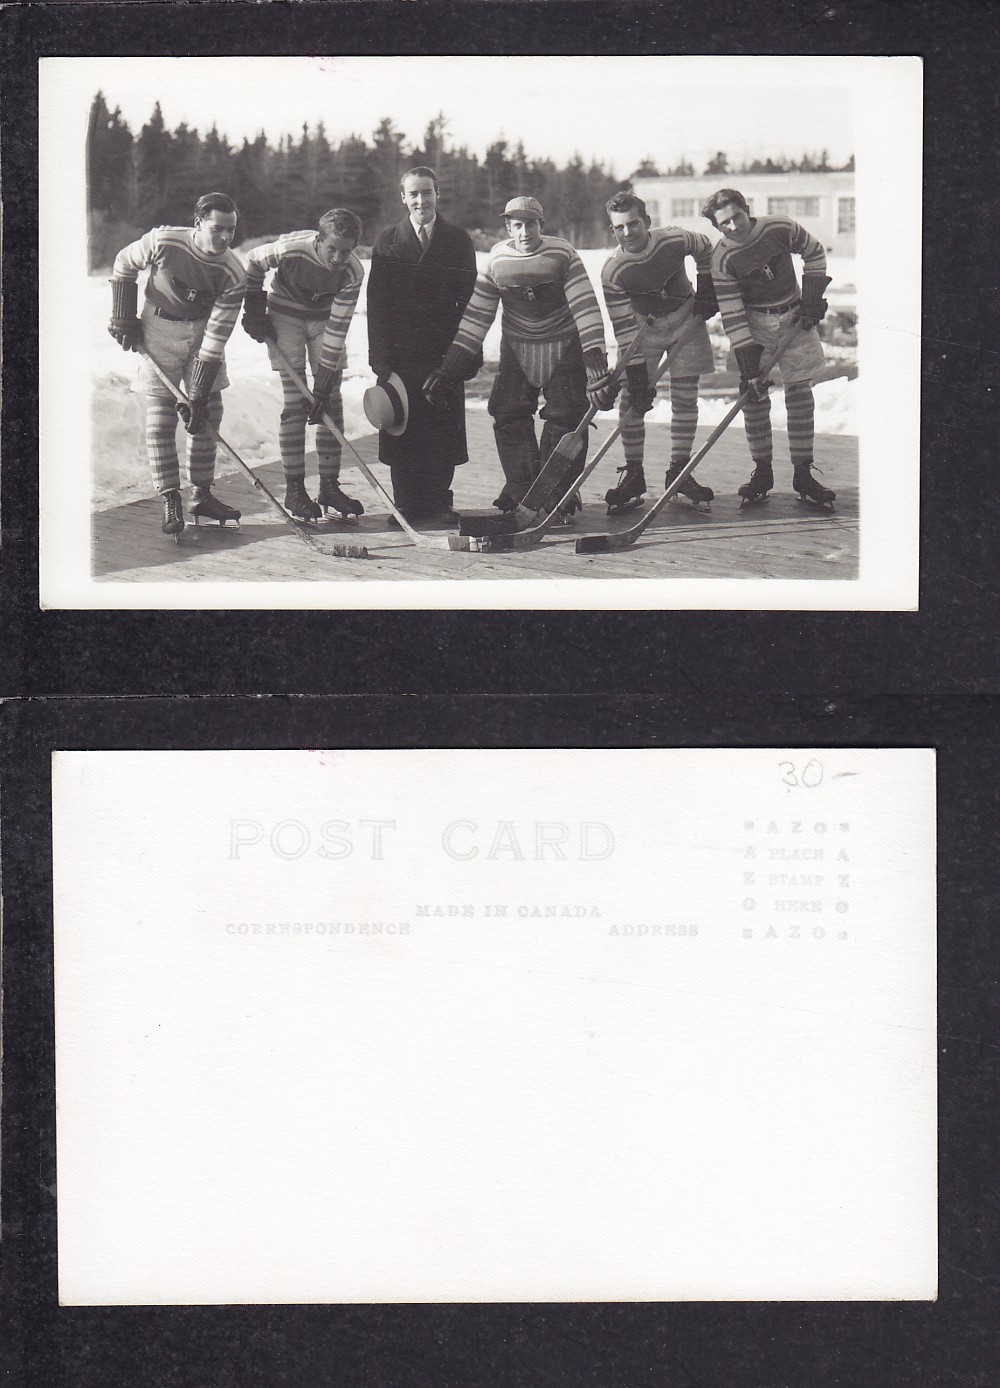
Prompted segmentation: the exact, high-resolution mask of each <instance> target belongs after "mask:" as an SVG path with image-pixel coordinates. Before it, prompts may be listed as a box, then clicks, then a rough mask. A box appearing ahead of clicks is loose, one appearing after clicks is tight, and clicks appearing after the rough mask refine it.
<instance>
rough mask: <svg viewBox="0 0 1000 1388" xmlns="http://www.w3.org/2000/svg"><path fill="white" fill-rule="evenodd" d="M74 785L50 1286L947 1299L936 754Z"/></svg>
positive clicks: (212, 1295) (497, 766)
mask: <svg viewBox="0 0 1000 1388" xmlns="http://www.w3.org/2000/svg"><path fill="white" fill-rule="evenodd" d="M53 777H54V785H53V805H54V810H53V813H54V891H55V963H56V1032H57V1035H56V1043H57V1101H58V1120H57V1122H58V1211H59V1287H60V1301H61V1302H62V1304H68V1305H77V1304H183V1303H246V1302H261V1303H267V1302H370V1301H426V1302H433V1301H463V1302H474V1301H492V1300H500V1301H546V1300H556V1301H564V1300H565V1301H573V1300H581V1301H587V1300H600V1301H605V1300H611V1301H613V1300H701V1299H718V1300H742V1299H749V1300H762V1299H767V1300H814V1299H816V1300H826V1299H833V1300H842V1299H882V1298H900V1299H929V1298H933V1297H934V1296H935V1289H936V1214H935V1202H936V1192H935V1150H936V1114H935V1030H934V1028H935V897H934V893H935V863H934V852H935V830H934V760H933V752H932V751H930V750H926V749H916V750H914V749H905V750H900V749H891V750H888V749H883V750H845V749H837V750H831V749H826V750H822V749H817V750H812V751H810V750H802V749H794V750H786V751H782V750H769V749H764V750H761V749H754V750H739V751H732V750H723V749H712V750H700V749H695V750H656V751H651V750H634V749H632V750H611V751H603V750H602V751H593V750H558V751H549V750H546V751H525V750H522V751H517V750H513V751H512V750H503V751H430V750H420V751H352V752H342V751H317V752H306V751H301V752H261V751H254V752H249V751H245V752H219V753H207V752H57V753H56V754H55V756H54V762H53Z"/></svg>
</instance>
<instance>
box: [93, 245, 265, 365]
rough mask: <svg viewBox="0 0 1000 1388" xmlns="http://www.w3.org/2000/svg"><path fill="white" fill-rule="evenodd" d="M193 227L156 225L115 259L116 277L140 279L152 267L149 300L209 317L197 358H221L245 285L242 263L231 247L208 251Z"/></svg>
mask: <svg viewBox="0 0 1000 1388" xmlns="http://www.w3.org/2000/svg"><path fill="white" fill-rule="evenodd" d="M194 235H195V233H194V228H193V227H154V228H153V230H152V231H147V232H146V235H145V236H143V237H141V238H140V240H138V241H133V242H132V243H131V244H130V245H128V246H126V247H125V248H124V250H121V251H119V252H118V254H117V256H116V257H115V264H114V269H113V270H112V276H113V278H114V279H116V280H133V281H135V280H138V278H139V271H140V270H148V271H149V274H148V276H147V278H146V300H147V302H148V303H151V304H152V305H153V306H154V308H159V309H162V310H163V312H164V313H167V314H169V315H170V317H171V318H184V319H188V320H189V321H191V322H197V321H200V320H201V319H204V318H207V319H208V324H207V326H206V328H205V335H204V337H203V338H202V343H201V347H200V348H199V349H198V356H199V358H200V359H201V360H202V361H220V360H221V358H222V352H223V349H224V348H225V345H226V342H227V341H228V339H229V335H230V333H231V332H232V331H233V328H234V327H235V326H236V319H237V317H238V315H239V311H240V305H241V304H242V302H243V294H244V291H245V289H246V283H247V280H246V275H245V274H244V271H243V266H242V265H241V264H240V261H239V259H238V257H237V256H236V255H235V254H234V252H233V251H229V250H227V251H224V252H223V254H222V255H207V254H206V253H205V252H204V251H201V250H199V249H198V247H197V245H196V244H195V240H194Z"/></svg>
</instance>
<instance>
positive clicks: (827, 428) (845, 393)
mask: <svg viewBox="0 0 1000 1388" xmlns="http://www.w3.org/2000/svg"><path fill="white" fill-rule="evenodd" d="M607 254H608V251H607V249H603V248H602V249H600V250H593V251H582V252H581V255H582V257H583V260H584V263H585V265H586V267H587V271H588V273H589V275H590V277H591V279H592V280H593V282H594V284H595V285H599V284H600V272H601V266H602V264H603V263H604V260H605V258H606V256H607ZM485 261H486V256H485V254H481V255H480V256H479V263H480V265H481V266H482V265H483V264H485ZM364 266H365V276H366V286H367V273H368V262H367V261H365V262H364ZM828 273H829V274H830V275H831V276H832V278H833V283H832V284H831V286H830V288H829V289H828V291H827V299H828V300H829V302H830V304H831V306H832V307H837V308H853V307H854V305H855V303H856V292H855V287H854V261H853V260H851V259H844V258H836V257H835V258H832V259H831V260H830V262H829V268H828ZM365 298H366V296H365V288H362V292H361V300H360V303H359V304H358V308H357V311H356V313H355V315H354V321H353V323H352V324H351V329H350V332H349V333H348V336H347V354H348V360H347V368H346V371H345V373H344V391H343V394H344V426H345V433H346V434H347V436H348V438H360V437H362V436H363V435H365V434H369V433H371V432H372V429H371V426H370V425H369V423H368V421H367V419H366V418H365V415H364V410H363V408H362V397H363V395H364V392H365V391H366V390H367V389H368V387H369V386H371V385H372V384H373V383H374V377H373V375H372V373H371V371H370V370H369V369H368V321H367V315H366V302H365ZM110 301H111V294H110V290H109V288H108V274H107V271H100V272H98V273H96V274H93V275H91V276H90V277H89V284H88V294H87V298H86V301H85V302H86V304H87V308H88V313H89V321H90V323H91V324H92V331H91V335H90V360H91V377H92V383H93V397H92V399H93V432H92V450H91V457H92V467H93V491H94V501H95V504H96V505H97V506H98V507H107V506H112V505H115V504H117V503H119V502H121V501H127V500H132V499H135V498H136V497H139V496H145V495H148V493H149V490H150V481H149V468H148V465H147V462H146V453H145V445H144V443H143V397H142V396H141V395H140V394H136V393H135V392H134V390H133V382H134V379H135V374H136V368H135V363H136V358H135V357H133V356H132V355H131V354H127V353H125V352H123V351H122V350H121V348H120V347H119V346H118V344H117V343H116V342H115V341H114V339H113V338H111V337H110V336H109V335H108V332H107V330H106V329H107V321H108V316H109V312H110V308H111V302H110ZM713 327H714V325H713ZM605 330H606V336H607V340H608V344H609V346H611V345H613V342H614V338H613V336H612V333H611V325H610V323H609V322H608V321H607V319H606V320H605ZM718 331H721V330H718ZM484 354H485V357H486V360H487V361H493V362H495V361H497V360H498V358H499V356H500V322H499V314H498V315H497V321H496V322H495V323H494V324H493V327H492V328H491V329H490V331H489V333H488V334H487V337H486V343H485V348H484ZM226 369H227V371H228V373H229V379H230V382H231V385H230V387H229V389H228V390H226V391H225V393H224V396H223V399H224V400H225V419H224V421H223V433H224V435H225V437H226V439H227V440H228V441H229V442H230V443H231V444H232V445H233V447H234V448H235V449H236V451H237V452H238V453H239V454H240V455H241V457H243V458H244V459H245V461H246V462H248V463H249V464H250V465H251V467H252V466H253V465H254V463H255V462H264V461H271V460H273V459H275V458H277V456H278V416H279V414H280V412H281V388H280V386H279V384H278V378H277V376H276V375H275V374H274V372H273V371H272V370H271V368H270V365H269V362H268V357H267V351H266V349H265V348H264V347H263V346H262V345H261V344H260V343H258V342H254V340H253V339H252V338H250V337H248V336H247V334H246V333H245V332H244V331H243V329H242V327H240V326H239V325H237V327H236V330H235V332H234V333H233V336H232V338H231V339H230V342H229V345H228V346H227V348H226ZM731 403H732V402H731V401H729V400H725V399H708V400H702V401H701V403H700V406H699V421H700V422H701V423H702V424H714V423H717V422H718V421H719V420H720V419H721V418H722V416H723V415H724V414H725V412H726V410H727V409H728V408H729V407H730V405H731ZM485 407H486V406H485V402H484V401H481V400H480V401H472V400H470V401H469V408H470V409H477V408H478V409H485ZM647 418H648V419H650V420H652V421H655V422H657V423H665V422H667V421H668V420H669V419H670V403H669V401H668V400H664V399H661V400H658V401H657V403H656V405H655V407H654V409H653V411H652V412H651V414H650V415H648V416H647ZM772 420H773V423H774V426H775V428H777V429H784V428H785V410H784V397H783V395H782V394H781V393H780V392H777V393H776V395H775V397H774V401H773V405H772ZM816 428H817V430H818V431H819V432H821V433H831V434H856V433H857V424H856V414H855V406H854V392H853V390H852V383H851V382H849V381H847V380H845V379H843V378H841V379H838V380H835V381H826V382H824V383H822V384H820V385H818V386H817V387H816ZM231 470H232V467H231V465H230V464H229V463H228V461H227V460H226V459H224V458H222V457H220V459H219V471H220V473H224V472H227V471H231Z"/></svg>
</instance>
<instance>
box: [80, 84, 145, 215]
mask: <svg viewBox="0 0 1000 1388" xmlns="http://www.w3.org/2000/svg"><path fill="white" fill-rule="evenodd" d="M133 143H134V142H133V139H132V132H131V130H130V129H129V128H128V126H127V125H126V123H125V121H124V120H123V119H122V113H121V108H120V107H117V106H116V107H115V109H114V111H113V112H112V111H109V110H108V106H107V103H106V102H105V100H104V93H103V92H98V93H97V95H96V96H95V97H94V100H93V103H92V104H91V107H90V119H89V122H88V126H87V191H88V201H89V205H90V208H91V210H92V211H101V212H106V213H108V215H109V216H112V217H123V216H127V215H128V214H129V213H130V212H131V208H130V207H128V205H127V198H128V188H129V176H130V174H131V171H132V147H133Z"/></svg>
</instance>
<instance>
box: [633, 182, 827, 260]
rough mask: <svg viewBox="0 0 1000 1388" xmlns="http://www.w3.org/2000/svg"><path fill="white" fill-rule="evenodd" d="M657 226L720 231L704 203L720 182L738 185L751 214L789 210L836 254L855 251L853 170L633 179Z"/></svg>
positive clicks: (714, 236) (708, 232)
mask: <svg viewBox="0 0 1000 1388" xmlns="http://www.w3.org/2000/svg"><path fill="white" fill-rule="evenodd" d="M632 186H633V188H634V189H635V191H636V193H637V194H638V195H639V197H640V198H642V200H643V202H645V204H646V210H647V211H648V213H649V215H650V217H651V218H652V221H653V226H680V227H685V228H687V229H688V230H689V231H703V232H705V234H706V235H708V236H710V237H711V238H712V239H713V240H716V239H717V238H718V233H717V232H713V230H712V225H711V223H710V222H707V221H706V220H705V219H704V217H702V215H701V209H702V207H703V206H704V204H705V202H706V201H707V200H708V198H709V197H711V195H712V194H713V193H714V192H716V190H717V189H719V188H738V189H739V191H740V192H741V193H742V194H743V196H744V197H745V198H746V200H747V202H748V203H749V204H750V212H751V215H756V214H761V215H767V214H773V213H785V214H786V215H787V216H789V217H794V218H795V220H796V221H797V222H801V224H802V225H803V226H804V227H805V228H806V230H807V231H811V232H812V234H813V235H814V236H815V237H816V239H817V240H819V241H822V243H823V245H824V246H825V247H826V249H827V251H828V252H829V253H830V254H832V255H854V174H853V173H841V172H837V173H773V174H766V173H763V174H709V175H707V176H706V175H700V176H698V177H694V178H683V177H675V176H674V175H673V174H663V175H660V176H658V177H656V178H636V179H633V181H632Z"/></svg>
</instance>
